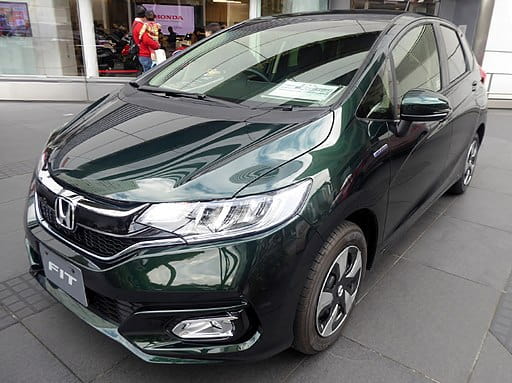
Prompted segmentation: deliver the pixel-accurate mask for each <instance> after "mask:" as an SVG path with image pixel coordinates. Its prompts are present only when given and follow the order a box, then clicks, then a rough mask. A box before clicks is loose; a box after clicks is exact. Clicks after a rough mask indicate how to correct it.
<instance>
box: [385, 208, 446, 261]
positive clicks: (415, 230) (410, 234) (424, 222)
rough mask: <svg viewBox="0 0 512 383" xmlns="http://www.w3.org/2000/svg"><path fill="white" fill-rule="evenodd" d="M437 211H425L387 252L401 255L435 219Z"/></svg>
mask: <svg viewBox="0 0 512 383" xmlns="http://www.w3.org/2000/svg"><path fill="white" fill-rule="evenodd" d="M438 215H439V213H436V212H433V211H430V210H428V211H426V212H425V214H423V215H422V216H421V217H420V218H418V220H417V221H416V222H415V223H414V225H413V226H412V227H411V228H410V229H409V230H408V231H407V232H405V233H404V234H403V235H402V237H401V238H400V239H398V240H397V242H396V243H394V244H393V245H392V247H391V248H390V249H389V251H388V252H389V253H392V254H396V255H403V254H404V253H405V252H406V251H407V249H408V248H409V247H410V246H411V245H412V244H413V243H414V242H415V241H416V240H417V239H418V238H419V237H420V236H421V235H422V234H423V233H424V232H425V230H427V229H428V227H429V226H430V225H431V224H432V222H434V221H435V220H436V218H437V217H438Z"/></svg>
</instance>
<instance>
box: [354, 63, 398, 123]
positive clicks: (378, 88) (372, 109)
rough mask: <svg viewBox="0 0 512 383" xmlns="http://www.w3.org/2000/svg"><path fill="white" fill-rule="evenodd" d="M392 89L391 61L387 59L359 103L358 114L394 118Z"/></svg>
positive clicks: (383, 118) (359, 115)
mask: <svg viewBox="0 0 512 383" xmlns="http://www.w3.org/2000/svg"><path fill="white" fill-rule="evenodd" d="M392 89H393V88H392V83H391V78H390V75H389V62H388V61H386V64H384V66H383V67H382V69H381V70H380V71H379V74H377V76H376V77H375V79H374V80H373V83H372V85H371V86H370V88H368V92H367V93H366V95H365V96H364V98H363V101H362V102H361V104H360V105H359V109H358V110H357V116H358V117H361V118H369V119H376V120H377V119H378V120H393V119H394V116H393V108H392V105H393V103H392V99H393V98H392Z"/></svg>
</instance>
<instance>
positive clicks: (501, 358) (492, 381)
mask: <svg viewBox="0 0 512 383" xmlns="http://www.w3.org/2000/svg"><path fill="white" fill-rule="evenodd" d="M505 382H512V354H510V353H509V352H508V351H507V350H506V349H505V348H504V347H503V346H502V345H501V344H500V343H499V342H498V340H497V339H496V338H495V337H494V336H492V335H491V334H489V335H488V336H487V339H486V340H485V343H484V346H483V348H482V352H481V353H480V358H479V359H478V362H477V364H476V366H475V370H474V371H473V375H472V376H471V380H470V383H505Z"/></svg>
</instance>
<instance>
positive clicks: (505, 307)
mask: <svg viewBox="0 0 512 383" xmlns="http://www.w3.org/2000/svg"><path fill="white" fill-rule="evenodd" d="M490 331H491V333H492V334H493V335H494V336H495V337H496V338H497V339H498V340H499V341H500V342H501V344H502V345H503V346H504V347H505V348H506V349H508V350H509V351H510V353H512V290H509V291H508V292H506V293H503V294H502V295H501V298H500V302H499V304H498V307H497V309H496V314H495V315H494V319H493V321H492V324H491V328H490Z"/></svg>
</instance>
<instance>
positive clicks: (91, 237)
mask: <svg viewBox="0 0 512 383" xmlns="http://www.w3.org/2000/svg"><path fill="white" fill-rule="evenodd" d="M38 205H39V212H40V213H41V216H42V218H44V220H45V221H47V222H48V224H49V225H50V226H51V228H52V229H53V230H55V231H56V232H57V233H58V234H60V235H62V236H63V237H64V238H65V239H67V240H68V241H70V242H71V243H73V244H75V245H76V246H78V247H80V248H82V249H84V250H87V251H89V252H91V253H94V254H96V255H99V256H101V257H111V256H114V255H116V254H117V253H119V252H121V251H123V250H125V249H127V248H128V247H130V246H132V245H134V244H136V243H138V242H140V239H136V238H121V237H114V236H111V235H106V234H101V233H98V232H96V231H94V230H90V229H87V228H85V227H83V226H77V227H76V229H75V230H74V231H70V230H66V229H65V228H63V227H62V226H60V225H58V224H57V221H56V219H55V209H54V208H53V207H52V206H51V205H50V204H49V203H48V200H47V199H46V198H44V197H42V196H38Z"/></svg>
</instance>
